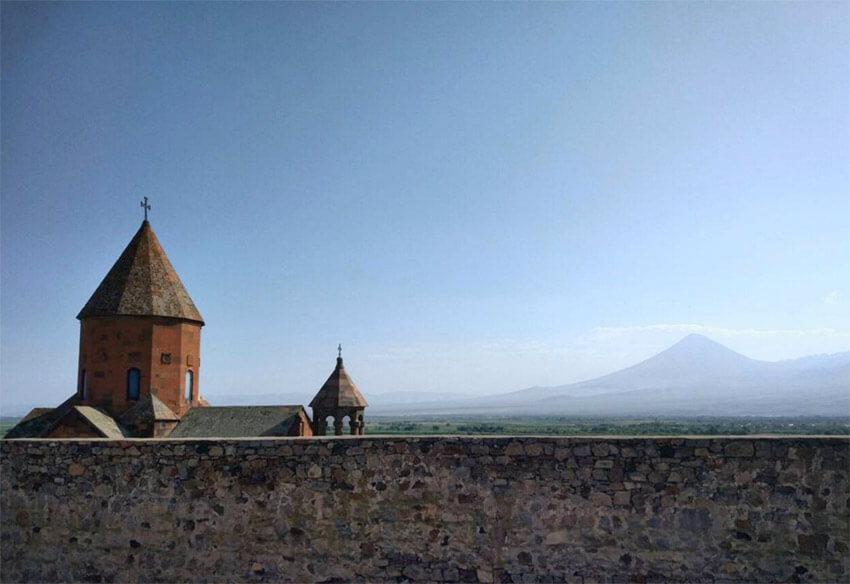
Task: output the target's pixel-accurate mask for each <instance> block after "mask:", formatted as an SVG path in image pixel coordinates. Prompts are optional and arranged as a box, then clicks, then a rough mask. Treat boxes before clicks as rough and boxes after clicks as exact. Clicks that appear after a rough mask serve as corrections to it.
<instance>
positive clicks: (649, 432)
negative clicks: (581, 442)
mask: <svg viewBox="0 0 850 584" xmlns="http://www.w3.org/2000/svg"><path fill="white" fill-rule="evenodd" d="M19 419H20V418H7V417H3V418H0V436H3V435H5V434H6V432H7V431H8V430H9V429H10V428H11V427H12V426H14V425H15V424H17V422H18V420H19ZM366 433H367V434H399V435H404V434H419V435H422V434H425V435H428V434H430V435H443V434H449V435H461V436H463V435H466V436H470V435H488V434H489V435H497V434H527V435H537V436H684V435H709V436H711V435H724V434H725V435H746V434H827V435H844V436H848V435H850V419H848V418H846V417H844V418H841V417H832V418H825V417H799V418H763V417H746V418H743V417H741V418H736V417H724V418H717V417H700V418H615V417H610V418H582V417H569V416H517V417H511V416H415V417H414V416H407V417H397V416H371V417H370V416H368V415H367V418H366Z"/></svg>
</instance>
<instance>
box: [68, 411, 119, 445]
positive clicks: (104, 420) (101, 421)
mask: <svg viewBox="0 0 850 584" xmlns="http://www.w3.org/2000/svg"><path fill="white" fill-rule="evenodd" d="M74 409H75V410H76V411H77V413H78V414H79V415H80V416H82V417H83V418H85V420H86V421H87V422H88V423H89V424H91V425H92V426H94V427H95V429H96V430H97V431H99V432H100V433H101V434H103V437H104V438H123V437H124V432H123V431H122V430H121V428H120V427H119V426H118V424H117V423H116V422H115V420H114V419H113V418H112V417H111V416H109V414H107V413H105V412H102V411H101V410H99V409H97V408H93V407H91V406H74Z"/></svg>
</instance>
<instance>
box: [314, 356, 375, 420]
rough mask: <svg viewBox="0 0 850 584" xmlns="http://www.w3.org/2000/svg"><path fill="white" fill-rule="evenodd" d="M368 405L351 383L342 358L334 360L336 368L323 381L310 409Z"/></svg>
mask: <svg viewBox="0 0 850 584" xmlns="http://www.w3.org/2000/svg"><path fill="white" fill-rule="evenodd" d="M368 405H369V404H368V403H367V402H366V400H365V399H364V398H363V394H361V393H360V390H359V389H357V386H356V385H354V382H353V381H351V378H350V377H349V376H348V373H346V372H345V368H344V367H343V366H342V357H338V358H337V360H336V368H335V369H334V370H333V373H331V376H330V377H328V380H327V381H325V384H324V385H323V386H322V389H320V390H319V393H317V394H316V397H314V398H313V401H311V402H310V407H311V408H313V409H314V410H316V409H321V410H326V409H331V410H332V409H335V408H365V407H366V406H368Z"/></svg>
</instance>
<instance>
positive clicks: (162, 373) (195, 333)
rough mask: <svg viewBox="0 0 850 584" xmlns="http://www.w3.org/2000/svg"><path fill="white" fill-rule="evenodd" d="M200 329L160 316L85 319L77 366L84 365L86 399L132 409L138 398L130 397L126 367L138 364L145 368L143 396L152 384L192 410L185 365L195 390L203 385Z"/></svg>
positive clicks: (174, 405) (180, 407)
mask: <svg viewBox="0 0 850 584" xmlns="http://www.w3.org/2000/svg"><path fill="white" fill-rule="evenodd" d="M200 328H201V327H200V326H199V325H197V324H191V323H187V322H182V321H178V320H175V319H166V318H156V317H126V316H122V317H110V318H86V319H84V320H82V321H81V323H80V363H79V370H80V371H81V370H83V369H85V370H86V377H87V384H88V393H89V399H88V400H86V402H85V403H86V404H90V405H94V406H99V407H103V408H105V409H106V410H107V411H110V412H115V413H117V414H120V413H121V412H124V411H125V410H127V409H128V408H130V407H131V406H132V405H133V403H135V402H128V401H127V372H128V371H129V369H130V368H132V367H135V368H138V369H139V371H140V373H141V384H140V389H141V393H140V396H144V395H147V394H148V393H149V392H150V390H151V388H153V389H154V390H155V393H156V394H157V397H159V398H160V399H161V400H162V401H163V402H164V403H165V404H166V405H168V407H170V408H171V409H172V410H173V411H174V412H175V413H178V414H182V413H183V412H185V411H186V410H187V409H188V405H187V404H186V402H185V400H184V399H183V395H184V394H183V392H184V379H185V373H186V368H187V366H189V367H191V368H192V370H193V374H194V385H195V388H196V391H197V388H199V387H200V385H199V382H200V371H199V369H200V362H199V358H198V355H199V354H200ZM163 354H165V355H168V357H167V358H163ZM190 358H191V360H192V361H193V364H192V365H188V363H189V360H190ZM78 375H79V373H78ZM79 390H80V388H78V391H79Z"/></svg>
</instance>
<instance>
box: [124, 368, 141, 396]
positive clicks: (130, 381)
mask: <svg viewBox="0 0 850 584" xmlns="http://www.w3.org/2000/svg"><path fill="white" fill-rule="evenodd" d="M141 378H142V372H141V371H139V370H138V369H136V368H135V367H133V368H132V369H130V370H129V371H128V372H127V401H135V400H137V399H139V385H140V381H141Z"/></svg>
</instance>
